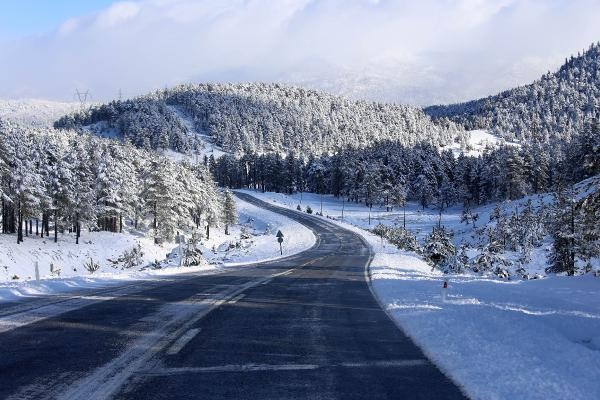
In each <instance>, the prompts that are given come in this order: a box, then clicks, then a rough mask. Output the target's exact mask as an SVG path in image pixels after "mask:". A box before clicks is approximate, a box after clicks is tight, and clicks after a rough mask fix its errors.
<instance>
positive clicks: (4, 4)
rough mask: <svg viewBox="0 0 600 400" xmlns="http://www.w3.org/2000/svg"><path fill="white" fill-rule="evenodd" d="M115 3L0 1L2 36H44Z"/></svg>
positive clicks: (100, 0) (93, 0)
mask: <svg viewBox="0 0 600 400" xmlns="http://www.w3.org/2000/svg"><path fill="white" fill-rule="evenodd" d="M114 2H115V0H0V35H1V36H2V37H4V38H7V37H8V38H10V37H18V36H28V35H34V34H42V33H45V32H47V31H51V30H53V29H55V28H56V27H57V26H60V24H62V23H63V22H64V21H65V20H67V19H69V18H72V17H76V16H79V15H82V14H89V13H93V12H95V11H98V10H101V9H103V8H105V7H107V6H109V5H110V4H111V3H114Z"/></svg>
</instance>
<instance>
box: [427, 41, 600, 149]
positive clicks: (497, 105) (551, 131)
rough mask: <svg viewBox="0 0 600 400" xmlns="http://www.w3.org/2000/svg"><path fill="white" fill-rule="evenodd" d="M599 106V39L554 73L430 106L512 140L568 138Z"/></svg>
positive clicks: (439, 113) (434, 111) (580, 129)
mask: <svg viewBox="0 0 600 400" xmlns="http://www.w3.org/2000/svg"><path fill="white" fill-rule="evenodd" d="M599 111H600V44H594V45H592V46H591V47H590V48H589V50H587V51H586V52H584V53H583V54H579V55H578V56H577V57H571V58H569V59H567V60H566V61H565V64H564V65H563V66H562V67H561V68H560V69H559V70H558V71H557V72H554V73H550V72H548V73H547V74H545V75H544V76H543V77H542V78H541V79H540V80H538V81H536V82H534V83H532V84H530V85H526V86H521V87H518V88H515V89H511V90H507V91H505V92H503V93H500V94H498V95H496V96H490V97H487V98H484V99H479V100H474V101H470V102H467V103H462V104H454V105H448V106H432V107H428V108H426V109H425V112H426V113H427V114H428V115H430V116H431V117H432V118H434V119H440V118H444V119H445V118H449V119H451V120H452V121H454V122H456V123H458V124H460V125H462V126H464V127H466V128H467V129H477V128H482V129H483V128H487V129H490V130H492V131H493V132H494V133H496V134H498V135H499V136H501V137H503V138H505V139H507V140H520V141H531V140H538V141H548V140H550V139H569V138H571V137H572V136H573V135H575V134H577V133H581V132H583V130H584V129H585V127H586V124H589V122H590V120H591V119H592V117H593V116H594V114H595V113H598V112H599Z"/></svg>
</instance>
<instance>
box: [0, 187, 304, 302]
mask: <svg viewBox="0 0 600 400" xmlns="http://www.w3.org/2000/svg"><path fill="white" fill-rule="evenodd" d="M236 205H237V209H238V215H239V224H238V225H235V226H233V227H231V228H230V234H229V235H225V233H224V229H223V228H212V229H211V231H210V240H206V239H203V241H202V244H201V249H202V251H203V256H204V258H205V262H203V263H202V264H201V265H199V266H195V267H179V256H178V254H179V253H178V247H177V245H176V244H175V243H167V244H163V245H162V246H158V245H155V244H154V243H153V240H152V239H151V238H147V237H143V236H141V235H139V234H136V233H135V232H129V233H123V234H119V233H110V232H93V233H88V232H87V231H82V236H81V238H80V243H79V244H78V245H75V238H74V236H73V235H72V234H68V233H65V234H59V236H58V243H54V241H53V236H52V232H51V236H50V237H45V238H39V237H36V236H35V234H33V236H29V237H25V240H24V241H23V243H21V244H19V245H17V244H16V236H14V235H0V301H14V300H18V299H19V298H23V297H27V296H35V295H40V294H51V293H62V292H67V291H74V290H79V289H82V288H99V287H103V286H110V285H115V284H120V283H124V282H127V281H134V280H148V279H153V278H155V277H157V276H160V275H168V274H178V273H190V272H194V273H199V272H202V273H214V272H218V271H221V270H223V269H224V268H228V267H233V266H237V265H242V264H247V263H253V262H258V261H265V260H271V259H276V258H279V257H281V255H280V252H279V244H278V243H277V239H276V237H275V234H276V233H277V231H278V230H281V231H282V232H283V233H284V234H286V233H288V232H292V231H293V232H294V235H293V236H292V235H286V241H285V242H284V246H283V256H284V257H286V256H290V255H293V254H296V253H299V252H301V251H304V250H306V249H308V248H310V247H312V246H313V245H314V243H315V241H316V238H315V236H314V234H313V233H312V231H310V230H309V229H308V228H306V227H304V226H302V225H301V224H299V223H297V222H294V221H292V220H290V219H289V218H286V217H284V216H281V215H279V214H275V213H272V212H269V211H266V210H263V209H261V208H258V207H255V206H254V205H252V204H249V203H246V202H244V201H242V200H237V199H236ZM242 236H243V237H242ZM138 245H139V246H140V248H141V250H142V252H143V255H142V257H141V258H142V262H141V263H140V265H139V266H136V267H133V268H129V269H125V268H124V266H123V263H119V262H113V261H117V260H118V259H119V257H120V256H121V255H122V254H123V253H124V252H125V251H130V250H131V249H133V248H134V247H137V246H138ZM90 259H92V260H93V261H94V262H95V263H97V264H98V265H99V267H100V268H99V269H98V270H97V271H95V272H94V273H90V272H89V271H88V270H86V269H85V268H84V264H85V263H87V262H88V261H90ZM111 260H112V261H111ZM156 260H158V261H160V265H161V268H160V269H153V268H149V267H148V265H149V264H150V263H153V262H154V261H156ZM36 261H37V262H38V268H39V273H40V278H41V279H40V283H39V284H36V282H35V266H34V263H35V262H36ZM51 264H53V265H54V267H55V271H56V270H60V272H54V273H52V272H51V271H50V265H51Z"/></svg>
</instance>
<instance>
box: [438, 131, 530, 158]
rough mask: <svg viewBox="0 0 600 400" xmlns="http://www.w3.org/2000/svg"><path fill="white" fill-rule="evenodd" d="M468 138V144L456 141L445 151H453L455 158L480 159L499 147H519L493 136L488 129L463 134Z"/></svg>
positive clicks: (445, 147) (445, 148) (444, 148)
mask: <svg viewBox="0 0 600 400" xmlns="http://www.w3.org/2000/svg"><path fill="white" fill-rule="evenodd" d="M461 136H463V137H465V138H466V143H459V142H457V141H455V142H454V143H452V144H451V145H449V146H443V147H442V149H443V150H452V153H454V156H455V157H458V156H459V155H460V154H461V153H462V154H464V155H465V156H468V157H478V156H480V155H481V154H483V153H484V152H485V151H486V150H492V149H495V148H497V147H499V146H502V145H506V146H519V145H518V144H517V143H513V142H508V141H506V140H504V139H502V138H500V137H498V136H496V135H493V134H491V133H490V132H489V131H488V130H486V129H475V130H472V131H467V132H464V133H462V134H461Z"/></svg>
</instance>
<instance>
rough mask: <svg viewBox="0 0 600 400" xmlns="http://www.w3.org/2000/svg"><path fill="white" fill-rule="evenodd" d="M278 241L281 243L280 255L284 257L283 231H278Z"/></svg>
mask: <svg viewBox="0 0 600 400" xmlns="http://www.w3.org/2000/svg"><path fill="white" fill-rule="evenodd" d="M277 241H278V242H279V253H280V254H281V255H283V247H282V246H281V244H282V243H283V233H282V232H281V231H277Z"/></svg>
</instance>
